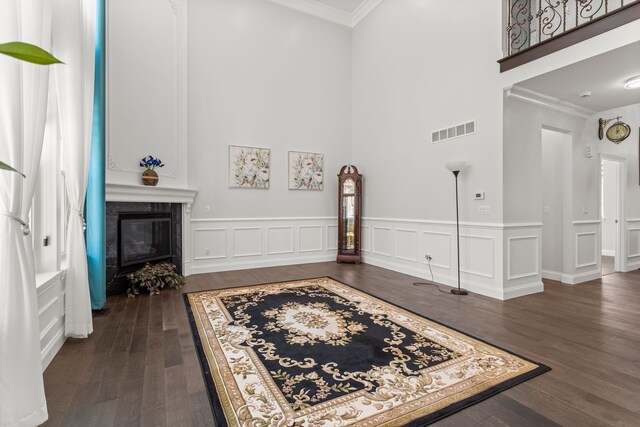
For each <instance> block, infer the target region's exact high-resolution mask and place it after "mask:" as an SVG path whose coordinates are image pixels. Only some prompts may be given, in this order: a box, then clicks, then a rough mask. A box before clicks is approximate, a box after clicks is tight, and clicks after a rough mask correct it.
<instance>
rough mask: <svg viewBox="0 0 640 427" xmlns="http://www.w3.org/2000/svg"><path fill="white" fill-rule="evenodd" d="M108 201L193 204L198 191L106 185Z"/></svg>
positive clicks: (146, 186) (145, 186)
mask: <svg viewBox="0 0 640 427" xmlns="http://www.w3.org/2000/svg"><path fill="white" fill-rule="evenodd" d="M105 192H106V200H107V202H150V203H185V204H187V205H191V204H192V203H193V201H194V199H195V197H196V194H197V193H198V191H197V190H193V189H189V188H170V187H152V186H148V185H130V184H109V183H107V184H106V185H105Z"/></svg>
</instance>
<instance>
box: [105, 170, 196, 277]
mask: <svg viewBox="0 0 640 427" xmlns="http://www.w3.org/2000/svg"><path fill="white" fill-rule="evenodd" d="M197 192H198V191H197V190H194V189H190V188H171V187H151V186H147V185H131V184H113V183H107V184H106V185H105V193H106V201H107V202H147V203H181V204H182V274H183V275H185V276H189V275H190V274H191V205H192V204H193V201H194V200H195V198H196V194H197Z"/></svg>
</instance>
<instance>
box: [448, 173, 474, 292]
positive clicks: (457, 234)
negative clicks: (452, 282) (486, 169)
mask: <svg viewBox="0 0 640 427" xmlns="http://www.w3.org/2000/svg"><path fill="white" fill-rule="evenodd" d="M466 165H467V162H463V161H456V162H447V163H445V167H446V168H447V169H449V170H450V171H451V172H453V175H454V176H455V177H456V237H457V239H458V244H457V249H458V288H457V289H451V293H452V294H454V295H468V294H469V292H467V290H466V289H462V288H460V216H459V213H458V174H459V173H460V171H461V170H462V169H464V167H465V166H466Z"/></svg>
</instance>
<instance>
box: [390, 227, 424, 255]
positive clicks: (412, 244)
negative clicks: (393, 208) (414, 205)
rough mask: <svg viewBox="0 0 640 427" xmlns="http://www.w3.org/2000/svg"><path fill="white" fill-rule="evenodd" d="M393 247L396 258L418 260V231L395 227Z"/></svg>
mask: <svg viewBox="0 0 640 427" xmlns="http://www.w3.org/2000/svg"><path fill="white" fill-rule="evenodd" d="M394 247H395V251H396V252H395V256H396V258H398V259H402V260H405V261H411V262H418V231H417V230H406V229H403V228H396V229H395V244H394Z"/></svg>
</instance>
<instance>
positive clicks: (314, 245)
mask: <svg viewBox="0 0 640 427" xmlns="http://www.w3.org/2000/svg"><path fill="white" fill-rule="evenodd" d="M322 228H323V227H322V225H300V226H298V245H299V249H298V251H299V252H301V253H304V252H322V250H323V244H322V234H323V233H322Z"/></svg>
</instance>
